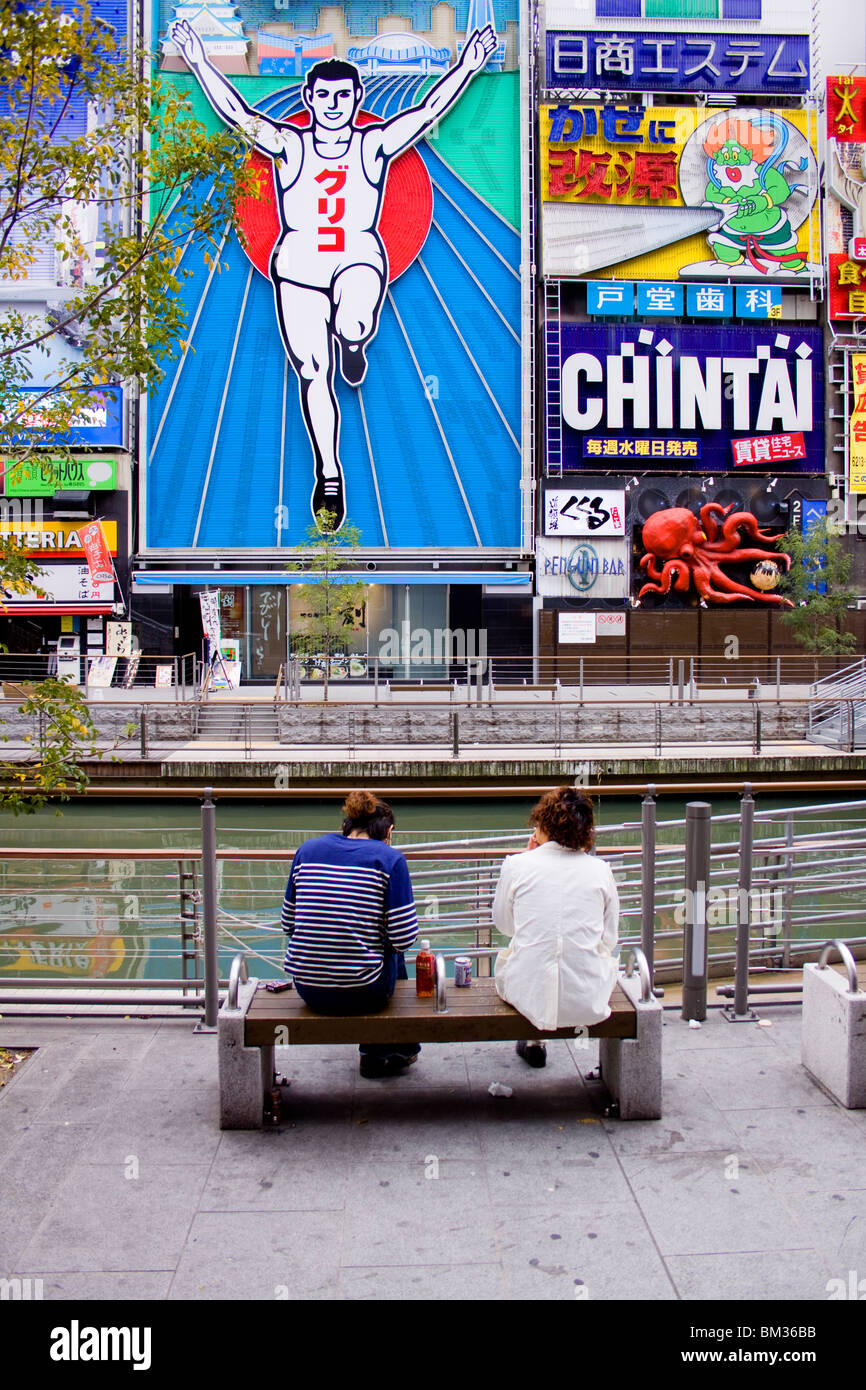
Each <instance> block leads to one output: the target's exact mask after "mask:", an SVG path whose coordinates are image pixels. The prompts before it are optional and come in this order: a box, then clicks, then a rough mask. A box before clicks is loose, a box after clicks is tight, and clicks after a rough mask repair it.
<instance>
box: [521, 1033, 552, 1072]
mask: <svg viewBox="0 0 866 1390" xmlns="http://www.w3.org/2000/svg"><path fill="white" fill-rule="evenodd" d="M515 1051H516V1053H517V1055H518V1057H522V1058H523V1060H524V1062H528V1063H529V1065H530V1066H531V1067H546V1066H547V1048H546V1047H545V1045H544V1043H543V1042H529V1040H528V1039H521V1041H520V1042H519V1043H517V1044H516V1046H515Z"/></svg>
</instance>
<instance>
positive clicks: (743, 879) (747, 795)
mask: <svg viewBox="0 0 866 1390" xmlns="http://www.w3.org/2000/svg"><path fill="white" fill-rule="evenodd" d="M754 843H755V801H754V798H753V796H752V784H751V782H746V783H745V785H744V787H743V795H742V798H741V800H740V851H739V858H740V871H739V876H738V879H737V963H736V968H735V974H734V1003H733V1007H732V1006H731V1005H730V1004H728V1005H726V1006H725V1008H724V1009H723V1010H722V1013H723V1014H724V1016H725V1018H726V1019H727V1020H728V1022H729V1023H753V1022H754V1021H755V1019H756V1018H757V1017H758V1015H757V1014H756V1013H755V1012H754V1011H753V1010H752V1009H750V1008H749V937H750V933H751V929H752V852H753V846H754Z"/></svg>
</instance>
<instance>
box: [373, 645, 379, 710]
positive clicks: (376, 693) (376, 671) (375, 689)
mask: <svg viewBox="0 0 866 1390" xmlns="http://www.w3.org/2000/svg"><path fill="white" fill-rule="evenodd" d="M378 703H379V658H378V656H374V657H373V704H374V705H378Z"/></svg>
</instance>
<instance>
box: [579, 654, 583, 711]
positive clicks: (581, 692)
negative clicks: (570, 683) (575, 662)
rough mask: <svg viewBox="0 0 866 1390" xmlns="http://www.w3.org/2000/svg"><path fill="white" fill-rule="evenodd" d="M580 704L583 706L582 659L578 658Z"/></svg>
mask: <svg viewBox="0 0 866 1390" xmlns="http://www.w3.org/2000/svg"><path fill="white" fill-rule="evenodd" d="M580 703H581V704H583V657H581V658H580Z"/></svg>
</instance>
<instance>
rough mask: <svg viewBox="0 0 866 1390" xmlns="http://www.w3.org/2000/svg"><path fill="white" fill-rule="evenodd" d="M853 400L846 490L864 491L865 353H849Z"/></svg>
mask: <svg viewBox="0 0 866 1390" xmlns="http://www.w3.org/2000/svg"><path fill="white" fill-rule="evenodd" d="M851 376H852V379H853V385H854V400H853V403H852V406H851V420H850V430H851V435H850V439H849V444H848V491H849V492H856V493H866V353H863V352H855V353H852V354H851Z"/></svg>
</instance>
